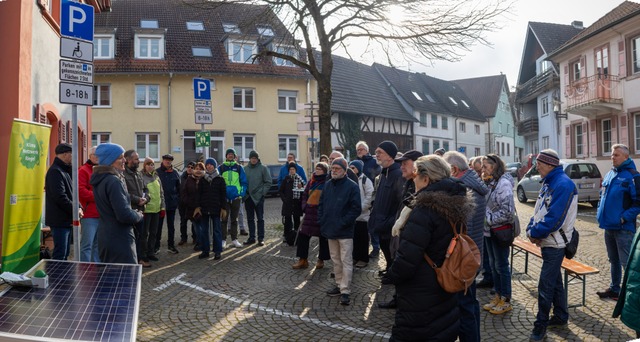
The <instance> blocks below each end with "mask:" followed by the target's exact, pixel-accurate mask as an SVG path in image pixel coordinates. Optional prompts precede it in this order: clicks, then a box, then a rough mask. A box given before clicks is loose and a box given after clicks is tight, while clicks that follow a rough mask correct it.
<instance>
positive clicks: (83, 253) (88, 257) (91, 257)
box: [78, 146, 100, 262]
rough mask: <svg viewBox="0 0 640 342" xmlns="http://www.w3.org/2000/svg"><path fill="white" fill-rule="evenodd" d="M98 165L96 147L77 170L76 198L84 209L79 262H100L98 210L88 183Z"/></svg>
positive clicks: (81, 220)
mask: <svg viewBox="0 0 640 342" xmlns="http://www.w3.org/2000/svg"><path fill="white" fill-rule="evenodd" d="M96 165H98V156H97V155H96V146H93V147H91V148H90V149H89V159H87V161H86V162H85V163H84V164H83V165H82V166H81V167H80V168H79V169H78V197H79V200H80V205H81V206H82V207H83V208H84V215H82V218H80V227H82V231H81V232H82V234H81V235H80V261H86V262H100V257H99V256H98V239H97V238H96V234H97V233H98V223H99V220H98V217H99V215H98V208H97V207H96V201H95V199H94V198H93V186H91V184H90V183H89V180H90V179H91V175H92V174H93V167H94V166H96Z"/></svg>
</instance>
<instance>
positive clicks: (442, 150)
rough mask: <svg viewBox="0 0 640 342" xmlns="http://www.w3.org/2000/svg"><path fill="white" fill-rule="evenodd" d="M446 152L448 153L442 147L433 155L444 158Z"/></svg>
mask: <svg viewBox="0 0 640 342" xmlns="http://www.w3.org/2000/svg"><path fill="white" fill-rule="evenodd" d="M445 152H447V151H445V149H444V148H442V147H441V148H439V149H437V150H435V151H434V152H433V154H435V155H438V156H440V157H442V156H444V154H445Z"/></svg>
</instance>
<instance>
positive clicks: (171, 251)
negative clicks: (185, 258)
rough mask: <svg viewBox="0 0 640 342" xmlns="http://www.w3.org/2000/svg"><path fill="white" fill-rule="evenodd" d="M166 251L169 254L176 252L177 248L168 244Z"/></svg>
mask: <svg viewBox="0 0 640 342" xmlns="http://www.w3.org/2000/svg"><path fill="white" fill-rule="evenodd" d="M167 251H168V252H169V253H171V254H178V250H177V249H176V248H175V247H173V246H169V247H168V248H167Z"/></svg>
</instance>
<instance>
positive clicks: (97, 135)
mask: <svg viewBox="0 0 640 342" xmlns="http://www.w3.org/2000/svg"><path fill="white" fill-rule="evenodd" d="M110 142H111V133H101V132H93V133H91V146H98V145H100V144H106V143H110Z"/></svg>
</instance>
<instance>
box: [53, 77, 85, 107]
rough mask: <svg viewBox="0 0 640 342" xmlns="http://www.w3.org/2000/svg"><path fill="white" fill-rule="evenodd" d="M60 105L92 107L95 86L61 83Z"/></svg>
mask: <svg viewBox="0 0 640 342" xmlns="http://www.w3.org/2000/svg"><path fill="white" fill-rule="evenodd" d="M60 103H68V104H78V105H85V106H92V105H93V86H92V85H90V84H78V83H67V82H60Z"/></svg>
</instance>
